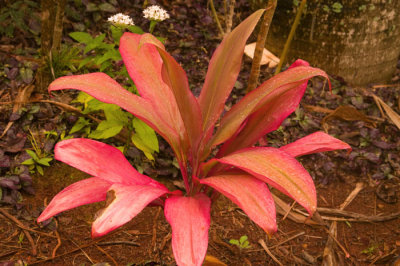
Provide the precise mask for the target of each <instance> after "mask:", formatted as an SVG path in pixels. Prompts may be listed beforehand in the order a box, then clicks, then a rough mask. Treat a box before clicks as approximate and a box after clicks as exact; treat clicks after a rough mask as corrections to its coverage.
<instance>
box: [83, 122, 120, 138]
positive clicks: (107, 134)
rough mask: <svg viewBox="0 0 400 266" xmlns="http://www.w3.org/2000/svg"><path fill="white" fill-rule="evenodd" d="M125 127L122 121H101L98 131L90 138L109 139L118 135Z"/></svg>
mask: <svg viewBox="0 0 400 266" xmlns="http://www.w3.org/2000/svg"><path fill="white" fill-rule="evenodd" d="M123 127H124V125H123V124H122V123H121V122H120V121H116V120H110V121H109V120H105V121H101V122H100V124H99V125H98V126H97V128H96V130H95V131H93V132H92V133H90V135H89V138H93V139H108V138H111V137H114V136H115V135H117V134H118V133H119V132H120V131H121V130H122V128H123Z"/></svg>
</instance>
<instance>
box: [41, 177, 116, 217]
mask: <svg viewBox="0 0 400 266" xmlns="http://www.w3.org/2000/svg"><path fill="white" fill-rule="evenodd" d="M110 186H111V183H110V182H107V181H105V180H103V179H101V178H98V177H92V178H88V179H84V180H81V181H78V182H76V183H74V184H72V185H70V186H68V187H66V188H64V189H63V190H62V191H61V192H60V193H58V194H57V195H56V196H55V197H54V198H53V199H52V200H51V201H50V203H49V205H47V207H46V209H45V210H44V211H43V212H42V214H41V215H40V216H39V218H38V219H37V221H38V222H39V223H40V222H43V221H45V220H47V219H49V218H50V217H52V216H54V215H56V214H58V213H60V212H63V211H66V210H70V209H73V208H75V207H78V206H81V205H85V204H89V203H93V202H99V201H103V200H105V199H106V194H107V190H108V188H109V187H110Z"/></svg>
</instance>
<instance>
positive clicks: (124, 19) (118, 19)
mask: <svg viewBox="0 0 400 266" xmlns="http://www.w3.org/2000/svg"><path fill="white" fill-rule="evenodd" d="M108 21H109V22H111V23H113V24H116V25H127V26H129V25H132V26H133V25H135V23H133V20H132V19H131V17H129V16H127V15H124V14H122V13H118V14H116V15H114V16H111V17H109V18H108Z"/></svg>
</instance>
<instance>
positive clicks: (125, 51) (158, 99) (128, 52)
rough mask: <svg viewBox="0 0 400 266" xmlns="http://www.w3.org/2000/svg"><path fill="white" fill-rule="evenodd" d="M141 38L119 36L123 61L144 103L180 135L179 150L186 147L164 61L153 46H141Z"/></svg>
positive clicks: (129, 35)
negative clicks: (164, 72) (165, 79)
mask: <svg viewBox="0 0 400 266" xmlns="http://www.w3.org/2000/svg"><path fill="white" fill-rule="evenodd" d="M141 37H142V36H141V35H140V34H134V33H129V32H126V33H124V35H122V37H121V40H120V46H119V50H120V52H121V56H122V59H123V60H124V63H125V66H126V69H127V70H128V73H129V76H130V77H131V78H132V80H133V81H134V82H135V85H136V88H137V90H138V91H139V93H140V95H141V96H142V97H143V98H145V99H147V100H148V101H149V102H150V103H151V105H152V107H153V108H154V112H156V113H157V114H158V116H159V117H161V118H162V119H163V120H164V121H165V122H166V123H167V124H168V125H169V126H170V127H172V128H173V129H174V130H175V132H177V133H178V134H179V136H180V140H181V144H180V147H179V148H180V149H181V148H183V147H184V146H187V143H186V142H187V135H186V130H185V126H184V124H183V121H182V116H181V113H180V112H179V108H178V105H177V102H176V99H175V96H174V94H173V92H172V91H171V88H170V87H169V86H168V85H167V84H165V82H164V81H163V78H162V74H161V71H162V65H163V61H162V59H161V56H160V54H159V52H158V50H157V48H156V47H155V46H154V45H153V44H151V43H140V39H141ZM160 45H161V44H160ZM162 48H164V47H162Z"/></svg>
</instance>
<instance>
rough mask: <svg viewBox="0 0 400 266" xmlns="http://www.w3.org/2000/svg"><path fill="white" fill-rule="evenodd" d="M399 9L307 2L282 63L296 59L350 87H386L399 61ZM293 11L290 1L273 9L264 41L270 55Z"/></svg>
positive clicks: (352, 1) (380, 2)
mask: <svg viewBox="0 0 400 266" xmlns="http://www.w3.org/2000/svg"><path fill="white" fill-rule="evenodd" d="M399 6H400V0H388V1H386V0H372V1H371V0H342V1H336V0H320V1H309V2H308V3H307V12H306V13H305V14H304V16H303V18H302V19H301V23H300V25H299V27H298V28H297V31H296V34H295V37H294V40H293V42H292V45H291V49H290V50H289V55H288V62H289V63H290V62H292V61H294V60H295V59H297V58H302V59H304V60H307V61H309V62H310V63H311V65H313V66H318V67H320V68H322V69H324V70H326V71H327V72H329V73H331V74H334V75H337V76H340V77H342V78H344V80H346V81H347V82H348V83H350V84H353V85H366V84H370V83H382V82H387V81H388V80H390V78H391V77H392V75H393V73H394V71H395V69H396V64H397V61H398V58H399V55H400V12H397V11H398V8H399ZM296 9H297V7H296V6H294V5H293V1H291V0H286V1H279V3H278V7H277V10H276V12H275V16H274V18H275V19H274V21H273V22H272V25H271V30H270V34H269V36H268V41H267V43H268V48H269V49H270V50H271V51H272V52H274V53H275V54H280V52H281V51H282V48H283V45H284V43H285V40H286V38H287V36H288V34H289V31H290V25H291V24H292V22H293V20H294V17H295V14H296ZM283 22H284V23H283Z"/></svg>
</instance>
